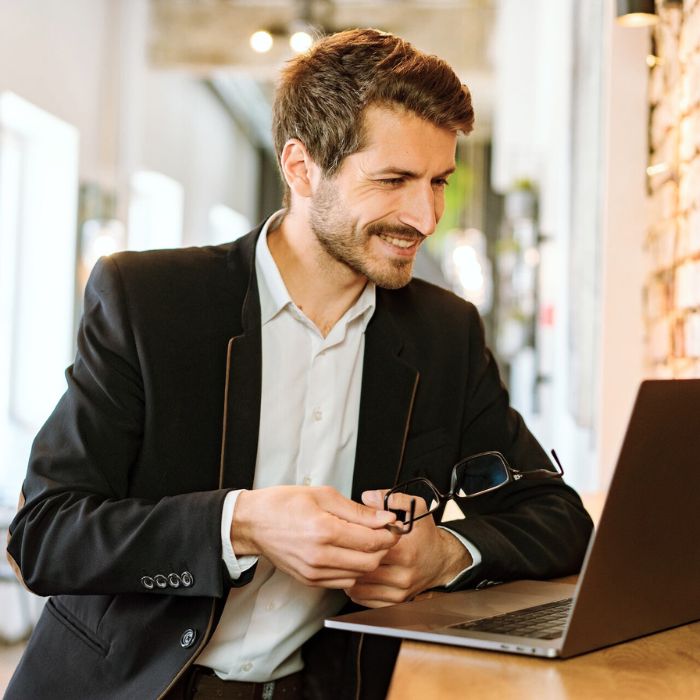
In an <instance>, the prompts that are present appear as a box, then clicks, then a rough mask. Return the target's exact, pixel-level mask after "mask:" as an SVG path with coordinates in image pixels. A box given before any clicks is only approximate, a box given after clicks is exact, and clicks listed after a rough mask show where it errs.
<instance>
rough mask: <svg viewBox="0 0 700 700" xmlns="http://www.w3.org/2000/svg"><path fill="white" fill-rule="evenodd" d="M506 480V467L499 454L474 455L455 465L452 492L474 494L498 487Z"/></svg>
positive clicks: (460, 494) (464, 494) (459, 494)
mask: <svg viewBox="0 0 700 700" xmlns="http://www.w3.org/2000/svg"><path fill="white" fill-rule="evenodd" d="M507 481H508V468H507V467H506V465H505V463H504V462H503V459H502V458H501V456H500V455H499V454H495V453H488V454H483V455H476V456H475V457H470V458H469V459H465V460H464V461H463V462H460V463H459V464H457V465H456V466H455V470H454V484H453V487H452V489H453V493H454V494H455V495H456V496H458V497H459V496H462V497H465V496H475V495H477V494H480V493H484V492H485V491H490V490H491V489H495V488H498V487H499V486H502V485H503V484H505V483H506V482H507Z"/></svg>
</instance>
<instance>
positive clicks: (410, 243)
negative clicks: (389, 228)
mask: <svg viewBox="0 0 700 700" xmlns="http://www.w3.org/2000/svg"><path fill="white" fill-rule="evenodd" d="M377 235H378V236H379V238H381V239H382V240H383V241H386V242H387V243H389V244H391V245H393V246H396V247H397V248H404V249H408V248H413V247H414V246H416V245H418V239H417V238H396V236H392V235H390V234H388V233H379V234H377Z"/></svg>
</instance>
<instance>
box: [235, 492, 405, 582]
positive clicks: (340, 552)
mask: <svg viewBox="0 0 700 700" xmlns="http://www.w3.org/2000/svg"><path fill="white" fill-rule="evenodd" d="M394 520H395V516H394V515H393V514H392V513H389V512H387V511H385V510H383V508H382V504H381V503H380V504H379V507H378V508H374V507H368V506H363V505H362V504H360V503H355V502H354V501H351V500H349V499H347V498H345V497H344V496H341V494H340V493H338V492H337V491H336V490H335V489H333V488H331V487H329V486H317V487H313V486H273V487H270V488H264V489H257V490H254V491H243V492H241V494H240V495H239V496H238V500H237V501H236V507H235V509H234V512H233V521H232V523H231V542H232V544H233V551H234V552H235V554H236V555H237V556H244V555H247V554H262V555H263V556H265V557H267V558H268V559H269V560H270V561H271V562H272V563H273V564H274V565H275V566H276V567H277V568H278V569H280V570H281V571H284V572H286V573H288V574H290V575H291V576H293V577H294V578H295V579H297V580H298V581H301V582H302V583H304V584H306V585H308V586H321V587H323V588H352V586H354V585H355V582H356V580H357V579H358V578H360V577H361V576H363V575H365V574H367V573H369V572H370V571H374V570H375V569H376V568H377V567H378V566H379V563H380V562H381V560H382V559H383V558H384V556H385V555H386V553H387V552H388V551H389V549H390V548H391V547H392V546H393V545H395V544H396V542H397V541H398V539H399V536H398V535H396V534H394V533H392V532H390V531H389V530H387V529H386V528H385V525H387V524H388V523H391V522H393V521H394Z"/></svg>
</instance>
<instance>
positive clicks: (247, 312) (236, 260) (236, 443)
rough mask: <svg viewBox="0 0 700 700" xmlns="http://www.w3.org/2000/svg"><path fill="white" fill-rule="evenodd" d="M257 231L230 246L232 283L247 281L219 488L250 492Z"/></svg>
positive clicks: (230, 375) (231, 358)
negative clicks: (233, 281) (231, 247)
mask: <svg viewBox="0 0 700 700" xmlns="http://www.w3.org/2000/svg"><path fill="white" fill-rule="evenodd" d="M259 232H260V229H258V230H257V231H255V232H253V233H252V234H250V235H249V236H246V237H245V239H241V241H240V244H241V245H237V244H238V243H239V242H237V244H234V248H233V249H232V255H231V263H230V266H231V268H232V274H234V275H235V279H236V280H238V279H242V280H245V281H247V287H246V286H244V285H238V287H237V289H238V290H240V291H239V292H238V293H239V295H242V294H241V293H242V292H243V293H244V294H245V297H244V298H243V299H242V302H237V306H235V308H240V309H241V317H240V322H239V324H237V325H238V328H242V332H240V333H238V334H237V335H235V336H234V337H233V338H231V339H230V340H229V342H228V353H227V359H226V386H225V394H224V423H223V431H222V439H221V467H220V472H219V487H220V488H237V489H241V488H243V489H249V488H252V486H253V478H254V476H255V462H256V457H257V452H258V432H259V429H260V395H261V392H262V335H261V329H260V299H259V296H258V285H257V279H256V275H255V244H256V241H257V239H258V234H259ZM246 273H247V274H246ZM238 298H239V299H240V296H239V297H238Z"/></svg>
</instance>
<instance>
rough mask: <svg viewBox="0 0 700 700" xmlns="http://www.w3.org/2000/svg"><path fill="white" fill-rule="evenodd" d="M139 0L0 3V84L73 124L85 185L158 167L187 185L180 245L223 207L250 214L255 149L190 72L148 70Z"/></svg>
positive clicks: (119, 180) (198, 235)
mask: <svg viewBox="0 0 700 700" xmlns="http://www.w3.org/2000/svg"><path fill="white" fill-rule="evenodd" d="M148 36H149V31H148V2H147V0H70V2H65V0H63V1H62V0H21V1H17V0H0V90H11V91H13V92H16V93H17V94H18V95H20V96H21V97H23V98H25V99H26V100H28V101H30V102H32V103H34V104H36V105H37V106H39V107H41V108H42V109H44V110H46V111H48V112H50V113H52V114H54V115H56V116H57V117H59V118H60V119H62V120H64V121H66V122H68V123H69V124H72V125H73V126H75V127H76V128H77V129H78V131H79V133H80V139H81V151H80V177H81V180H83V181H91V182H98V183H101V184H103V185H104V186H106V187H109V188H114V187H117V189H118V192H119V195H120V197H119V212H120V218H121V219H122V220H123V221H126V220H127V217H126V207H127V206H128V202H127V197H128V191H129V190H128V181H129V177H130V175H131V173H132V172H133V170H135V169H141V168H143V169H148V170H156V171H160V172H162V173H164V174H165V175H168V176H169V177H171V178H173V179H175V180H177V181H178V182H180V183H181V184H182V185H183V187H184V189H185V215H184V237H183V242H184V243H187V244H190V243H192V244H197V243H200V242H203V241H204V240H205V236H206V231H207V216H208V211H209V208H210V207H211V206H213V205H214V204H218V203H222V204H226V205H228V206H230V207H231V208H233V209H235V210H237V211H239V212H241V213H242V214H244V215H245V216H247V217H248V218H250V219H251V220H255V215H256V213H257V212H256V186H257V178H258V173H257V164H256V158H255V151H254V149H253V148H252V147H251V146H250V145H249V144H248V143H247V141H246V140H245V138H244V136H243V134H242V133H241V132H240V130H239V129H238V128H237V127H236V125H235V124H234V123H233V121H232V120H231V119H230V117H229V116H228V115H227V114H226V112H225V111H224V110H223V109H222V107H221V106H220V105H219V103H218V102H217V101H216V99H215V98H214V97H213V96H212V95H211V94H210V93H209V92H208V90H207V89H206V88H205V87H204V86H202V85H201V83H200V82H199V81H198V80H197V76H192V75H189V74H185V73H175V72H167V71H156V70H152V69H151V68H150V67H149V65H148V62H147V58H146V49H147V41H148Z"/></svg>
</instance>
